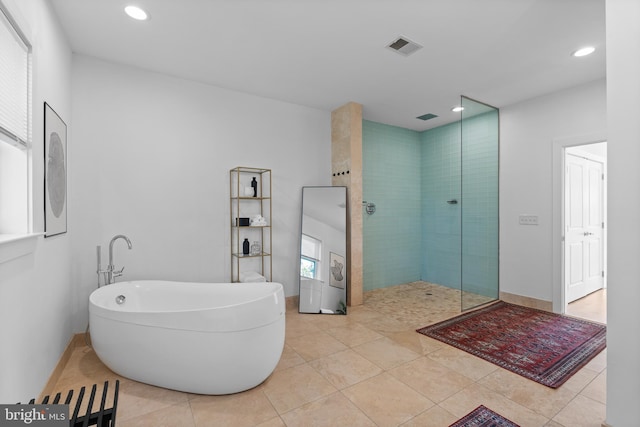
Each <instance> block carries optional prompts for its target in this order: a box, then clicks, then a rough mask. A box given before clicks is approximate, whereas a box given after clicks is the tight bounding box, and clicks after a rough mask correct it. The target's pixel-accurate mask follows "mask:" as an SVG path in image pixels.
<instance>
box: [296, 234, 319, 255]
mask: <svg viewBox="0 0 640 427" xmlns="http://www.w3.org/2000/svg"><path fill="white" fill-rule="evenodd" d="M300 249H301V250H300V253H301V255H302V256H303V257H307V258H310V259H315V260H319V259H320V252H321V249H322V242H321V241H320V240H318V239H315V238H313V237H311V236H307V235H306V234H303V235H302V245H301V248H300Z"/></svg>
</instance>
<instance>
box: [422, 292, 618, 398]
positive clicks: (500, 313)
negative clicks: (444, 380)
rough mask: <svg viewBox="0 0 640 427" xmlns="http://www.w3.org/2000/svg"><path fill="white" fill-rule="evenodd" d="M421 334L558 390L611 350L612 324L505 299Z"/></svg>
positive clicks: (440, 323)
mask: <svg viewBox="0 0 640 427" xmlns="http://www.w3.org/2000/svg"><path fill="white" fill-rule="evenodd" d="M417 332H419V333H421V334H423V335H426V336H429V337H431V338H435V339H437V340H439V341H442V342H444V343H447V344H449V345H452V346H454V347H456V348H459V349H460V350H464V351H466V352H467V353H471V354H473V355H475V356H478V357H480V358H482V359H484V360H486V361H488V362H491V363H494V364H496V365H498V366H500V367H502V368H505V369H507V370H509V371H511V372H514V373H516V374H519V375H522V376H523V377H525V378H529V379H530V380H533V381H536V382H538V383H540V384H544V385H546V386H548V387H552V388H558V387H560V386H561V385H562V384H563V383H564V382H565V381H567V380H568V379H569V378H570V377H571V376H572V375H573V374H575V373H576V372H577V371H578V370H580V368H582V367H583V366H584V365H586V364H587V363H588V362H589V361H590V360H591V359H593V358H594V357H595V356H596V355H597V354H598V353H600V352H601V351H602V350H603V349H604V348H605V347H606V332H607V329H606V326H604V325H601V324H599V323H594V322H589V321H586V320H581V319H575V318H572V317H567V316H561V315H559V314H554V313H549V312H546V311H542V310H535V309H532V308H527V307H522V306H519V305H513V304H508V303H506V302H503V301H499V302H497V303H495V304H492V305H490V306H488V307H485V308H481V309H479V310H476V311H472V312H469V313H463V314H461V315H459V316H456V317H454V318H452V319H449V320H445V321H443V322H439V323H436V324H434V325H431V326H427V327H424V328H421V329H418V330H417Z"/></svg>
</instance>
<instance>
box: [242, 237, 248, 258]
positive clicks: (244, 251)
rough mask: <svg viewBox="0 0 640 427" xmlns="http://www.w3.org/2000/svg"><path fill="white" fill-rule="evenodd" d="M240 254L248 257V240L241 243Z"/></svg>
mask: <svg viewBox="0 0 640 427" xmlns="http://www.w3.org/2000/svg"><path fill="white" fill-rule="evenodd" d="M242 254H243V255H249V239H244V242H242Z"/></svg>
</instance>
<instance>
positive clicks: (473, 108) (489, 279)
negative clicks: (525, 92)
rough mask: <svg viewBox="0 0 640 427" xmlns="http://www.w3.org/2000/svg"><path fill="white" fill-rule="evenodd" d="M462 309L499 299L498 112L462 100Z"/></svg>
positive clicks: (492, 108) (481, 104)
mask: <svg viewBox="0 0 640 427" xmlns="http://www.w3.org/2000/svg"><path fill="white" fill-rule="evenodd" d="M461 105H462V107H464V110H463V111H462V117H461V120H460V137H461V156H460V158H461V175H462V179H461V199H462V203H461V208H460V209H461V211H460V214H461V240H460V241H461V263H460V265H461V308H462V311H465V310H469V309H471V308H474V307H477V306H479V305H482V304H486V303H488V302H491V301H494V300H497V299H498V297H499V287H498V169H499V168H498V160H499V151H498V147H499V113H498V109H497V108H495V107H492V106H490V105H487V104H483V103H481V102H478V101H474V100H472V99H469V98H466V97H464V96H463V97H461Z"/></svg>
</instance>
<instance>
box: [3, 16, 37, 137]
mask: <svg viewBox="0 0 640 427" xmlns="http://www.w3.org/2000/svg"><path fill="white" fill-rule="evenodd" d="M0 6H1V4H0ZM29 50H30V46H29V45H28V43H27V42H26V41H25V40H24V38H23V37H22V35H21V33H20V32H19V30H18V29H17V28H16V27H15V26H14V25H13V24H12V20H11V19H10V18H9V16H8V15H7V14H6V12H5V10H4V8H2V7H0V140H2V141H5V142H8V143H10V144H13V145H17V146H22V147H26V146H27V142H28V141H29V108H30V93H29V80H30V75H29V74H30V64H29Z"/></svg>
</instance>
